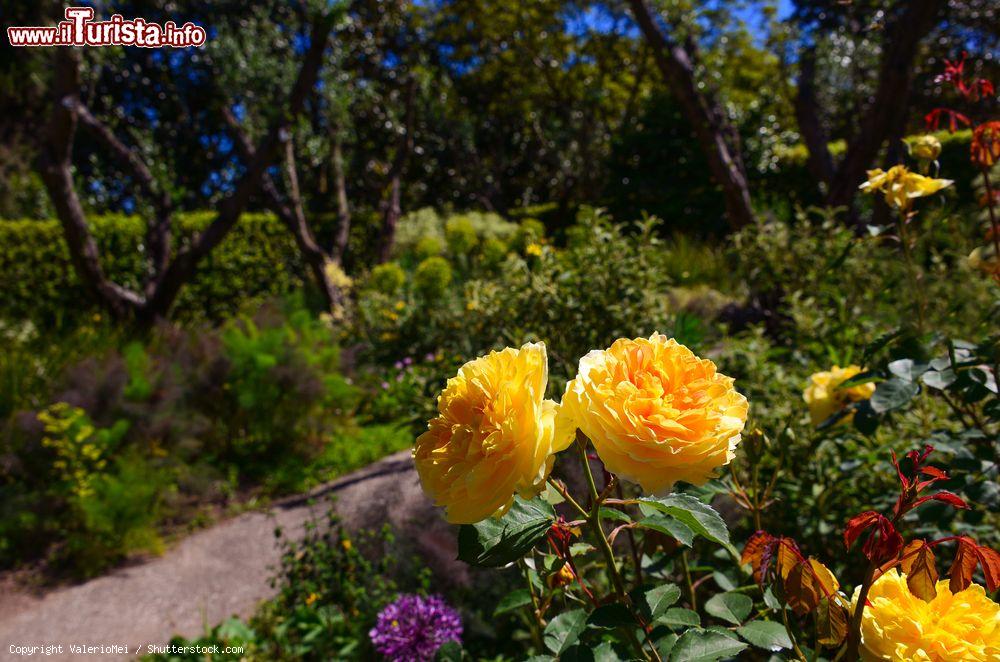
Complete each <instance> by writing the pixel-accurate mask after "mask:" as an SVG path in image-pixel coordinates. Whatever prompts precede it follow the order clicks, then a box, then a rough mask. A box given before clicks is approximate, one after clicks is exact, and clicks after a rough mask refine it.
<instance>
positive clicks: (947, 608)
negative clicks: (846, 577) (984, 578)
mask: <svg viewBox="0 0 1000 662" xmlns="http://www.w3.org/2000/svg"><path fill="white" fill-rule="evenodd" d="M859 591H860V587H859V589H856V590H855V592H854V600H853V603H854V605H856V604H857V600H858V593H859ZM868 601H869V606H867V607H865V610H864V613H863V618H862V621H861V659H862V660H865V662H872V661H874V660H901V661H911V660H912V661H913V662H949V661H952V660H973V661H981V662H986V661H987V660H1000V605H997V603H995V602H993V601H992V600H990V599H989V597H987V595H986V592H985V591H984V590H983V587H982V586H979V585H978V584H970V585H969V587H968V588H967V589H965V590H964V591H959V592H958V593H952V592H951V589H950V588H949V586H948V580H942V581H939V582H938V583H937V596H936V597H935V598H934V599H933V600H931V601H930V602H924V601H923V600H921V599H920V598H918V597H917V596H915V595H913V594H912V593H910V589H909V587H908V586H907V585H906V575H903V574H900V573H899V572H898V571H897V570H896V569H895V568H893V569H892V570H890V571H889V572H887V573H885V574H884V575H882V576H881V577H879V578H878V579H877V580H876V581H875V583H874V584H873V585H872V588H871V591H870V592H869V594H868ZM853 608H854V607H853V605H852V611H853Z"/></svg>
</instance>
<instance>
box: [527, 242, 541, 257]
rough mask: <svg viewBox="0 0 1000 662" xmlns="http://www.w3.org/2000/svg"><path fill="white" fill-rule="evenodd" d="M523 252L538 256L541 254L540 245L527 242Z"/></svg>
mask: <svg viewBox="0 0 1000 662" xmlns="http://www.w3.org/2000/svg"><path fill="white" fill-rule="evenodd" d="M524 252H525V253H527V254H528V255H534V256H535V257H538V256H539V255H541V254H542V246H541V244H536V243H534V242H533V243H530V244H528V246H527V248H525V249H524Z"/></svg>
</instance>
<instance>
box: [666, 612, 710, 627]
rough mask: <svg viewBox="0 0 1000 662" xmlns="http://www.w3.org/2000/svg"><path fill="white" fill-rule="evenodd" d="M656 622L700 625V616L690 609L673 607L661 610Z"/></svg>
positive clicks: (685, 625)
mask: <svg viewBox="0 0 1000 662" xmlns="http://www.w3.org/2000/svg"><path fill="white" fill-rule="evenodd" d="M657 622H658V623H663V624H665V625H670V626H678V625H680V626H684V627H698V626H700V625H701V616H699V615H698V612H696V611H691V610H690V609H683V608H681V607H673V608H671V609H668V610H666V611H665V612H663V616H660V618H659V619H658V620H657Z"/></svg>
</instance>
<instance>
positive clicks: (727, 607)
mask: <svg viewBox="0 0 1000 662" xmlns="http://www.w3.org/2000/svg"><path fill="white" fill-rule="evenodd" d="M751 609H753V600H752V599H751V598H750V597H749V596H746V595H743V594H742V593H717V594H715V595H713V596H712V597H711V598H709V599H708V602H706V603H705V611H707V612H708V613H709V614H711V615H712V616H715V617H716V618H721V619H722V620H724V621H727V622H729V623H732V624H733V625H739V624H740V623H742V622H743V621H744V620H746V617H747V616H749V615H750V610H751Z"/></svg>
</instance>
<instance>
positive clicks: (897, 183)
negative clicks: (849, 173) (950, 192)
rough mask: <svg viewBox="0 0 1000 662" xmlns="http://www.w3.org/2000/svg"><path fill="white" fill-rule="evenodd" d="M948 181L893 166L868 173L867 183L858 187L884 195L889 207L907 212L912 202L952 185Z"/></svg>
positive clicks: (904, 167)
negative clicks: (886, 169)
mask: <svg viewBox="0 0 1000 662" xmlns="http://www.w3.org/2000/svg"><path fill="white" fill-rule="evenodd" d="M952 183H953V182H952V181H951V180H950V179H934V178H932V177H925V176H923V175H918V174H917V173H915V172H910V171H909V170H908V169H907V168H906V166H901V165H897V166H893V167H891V168H889V170H888V171H885V170H882V169H881V168H876V169H875V170H869V171H868V181H867V182H865V183H864V184H862V185H861V186H859V187H858V188H860V189H861V190H862V191H864V192H865V193H876V192H880V193H883V194H884V195H885V201H886V203H887V204H888V205H890V206H891V207H895V208H896V209H900V210H902V211H908V210H909V209H910V207H911V206H912V205H913V200H914V199H916V198H922V197H924V196H928V195H934V194H935V193H937V192H938V191H940V190H942V189H944V188H947V187H949V186H951V185H952Z"/></svg>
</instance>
